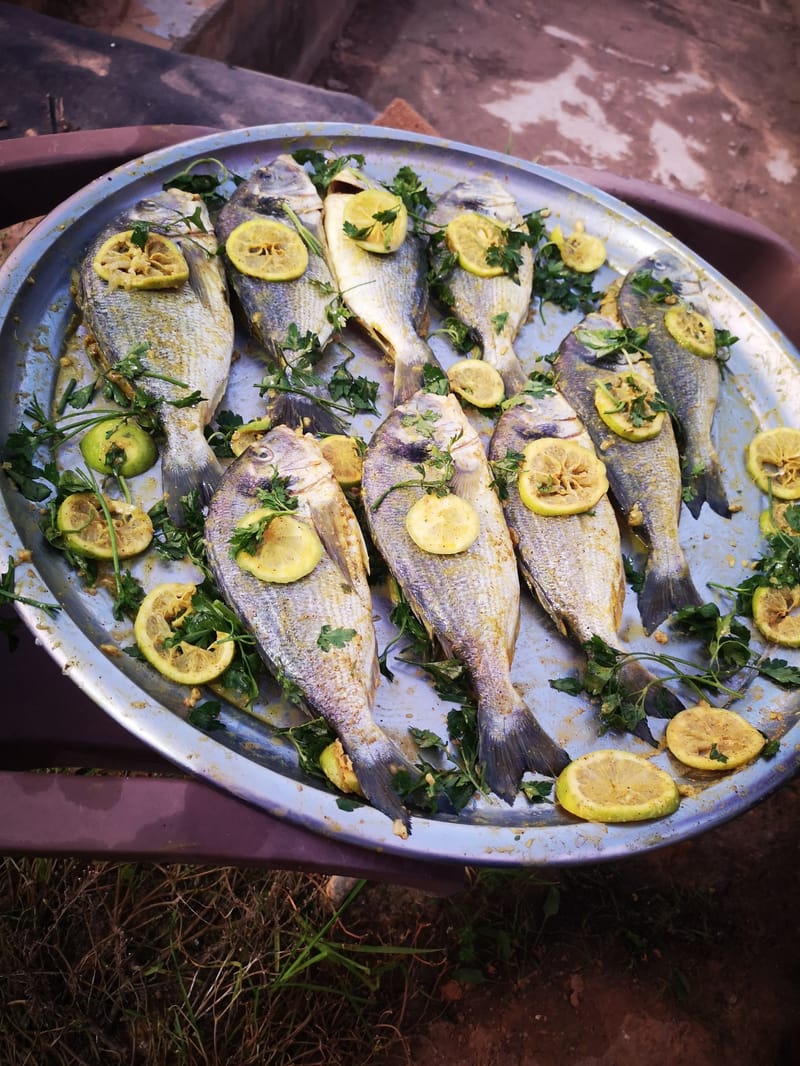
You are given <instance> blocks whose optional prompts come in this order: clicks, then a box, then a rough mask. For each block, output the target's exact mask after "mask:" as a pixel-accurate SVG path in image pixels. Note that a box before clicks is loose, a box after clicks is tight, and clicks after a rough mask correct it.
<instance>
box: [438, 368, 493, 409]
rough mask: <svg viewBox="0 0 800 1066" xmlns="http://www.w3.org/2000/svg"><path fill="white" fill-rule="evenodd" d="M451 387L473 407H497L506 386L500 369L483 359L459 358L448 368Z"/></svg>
mask: <svg viewBox="0 0 800 1066" xmlns="http://www.w3.org/2000/svg"><path fill="white" fill-rule="evenodd" d="M447 380H448V381H449V382H450V388H451V389H452V390H453V392H457V393H458V395H459V396H463V397H464V399H465V400H466V401H467V402H468V403H471V404H472V406H473V407H481V408H486V407H497V405H498V404H499V403H502V401H503V400H504V399H505V395H506V388H505V385H504V384H503V379H502V378H501V377H500V374H499V373H498V371H497V370H496V369H495V368H494V367H493V366H492V365H491V364H490V363H485V362H484V361H483V360H482V359H459V360H458V361H457V362H455V363H453V365H452V366H450V367H448V368H447Z"/></svg>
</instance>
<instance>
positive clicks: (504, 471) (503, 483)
mask: <svg viewBox="0 0 800 1066" xmlns="http://www.w3.org/2000/svg"><path fill="white" fill-rule="evenodd" d="M524 462H525V456H524V455H523V454H522V452H515V451H513V450H512V449H510V448H509V450H508V451H507V452H506V454H505V455H504V456H503V458H502V459H492V460H491V461H490V463H489V465H490V467H491V468H492V474H493V475H494V480H493V481H492V487H493V488H494V489H495V491H496V492H497V495H498V496H499V498H500V499H501V500H507V499H508V485H509V482H510V481H514V480H516V478H518V477H519V471H520V468H521V467H522V464H523V463H524Z"/></svg>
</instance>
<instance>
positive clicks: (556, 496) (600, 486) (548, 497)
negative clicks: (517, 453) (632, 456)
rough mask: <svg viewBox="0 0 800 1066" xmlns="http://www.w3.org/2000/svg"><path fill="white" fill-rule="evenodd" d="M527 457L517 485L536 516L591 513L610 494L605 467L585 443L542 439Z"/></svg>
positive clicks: (557, 438)
mask: <svg viewBox="0 0 800 1066" xmlns="http://www.w3.org/2000/svg"><path fill="white" fill-rule="evenodd" d="M523 454H524V456H525V461H524V462H523V464H522V467H521V469H520V474H519V480H518V482H517V486H518V488H519V494H520V498H521V500H522V502H523V503H524V504H525V506H526V507H527V508H528V509H529V510H531V511H534V512H535V513H536V514H541V515H566V514H580V513H581V512H582V511H590V510H591V509H592V507H594V505H595V504H596V503H597V502H598V500H600V498H601V497H602V496H603V495H605V493H606V492H608V479H607V477H606V468H605V464H604V463H603V462H601V460H600V459H598V458H597V456H596V455H595V454H594V452H593V451H590V450H589V449H588V448H584V447H583V445H582V444H578V443H576V442H575V441H572V440H563V439H562V438H561V437H540V438H539V439H538V440H534V441H531V443H530V444H529V445H528V446H527V447H526V449H525V451H524V453H523Z"/></svg>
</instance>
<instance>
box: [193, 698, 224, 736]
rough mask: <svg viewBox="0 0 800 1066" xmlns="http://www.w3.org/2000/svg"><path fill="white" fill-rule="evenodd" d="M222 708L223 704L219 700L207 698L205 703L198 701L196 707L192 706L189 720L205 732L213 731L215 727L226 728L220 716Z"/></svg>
mask: <svg viewBox="0 0 800 1066" xmlns="http://www.w3.org/2000/svg"><path fill="white" fill-rule="evenodd" d="M221 710H222V706H221V704H220V703H219V701H218V700H206V701H205V703H198V705H197V706H196V707H192V709H191V710H190V711H189V714H188V715H187V721H188V722H189V724H190V725H193V726H196V727H197V728H198V729H202V730H203V732H205V733H211V732H213V731H214V730H215V729H224V728H225V726H224V725H223V724H222V722H221V721H220V718H219V714H220V711H221Z"/></svg>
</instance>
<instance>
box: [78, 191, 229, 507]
mask: <svg viewBox="0 0 800 1066" xmlns="http://www.w3.org/2000/svg"><path fill="white" fill-rule="evenodd" d="M196 211H199V219H200V224H201V226H202V228H198V227H197V226H196V225H195V224H194V223H193V222H190V221H188V219H189V216H192V215H194V213H195V212H196ZM136 223H146V225H147V227H148V229H149V230H151V231H152V232H155V233H161V234H164V235H165V236H168V237H169V239H170V240H171V241H173V242H174V243H175V244H176V245H178V247H179V249H180V251H181V252H182V254H183V256H184V258H185V259H186V262H187V265H188V268H189V278H188V280H187V281H184V282H183V283H181V284H180V285H177V286H175V287H173V288H165V289H125V288H121V287H116V288H114V287H112V286H111V285H109V284H108V283H107V282H106V281H104V280H103V279H102V278H101V277H100V276H99V274H98V273H97V271H96V270H95V269H94V267H93V260H94V257H95V254H96V252H97V250H98V248H99V247H100V246H101V245H102V243H103V242H104V241H105V240H106V239H107V238H109V237H110V236H112V235H113V234H115V233H119V232H121V231H125V230H128V229H131V228H133V226H134V225H135V224H136ZM216 251H217V238H216V236H215V233H214V230H213V228H212V225H211V221H210V218H209V216H208V212H207V211H206V208H205V205H204V204H203V203H202V201H200V200H199V199H198V198H197V197H195V196H192V195H191V194H189V193H185V192H181V191H179V190H168V191H166V192H162V193H159V194H157V195H155V196H153V197H152V198H150V199H148V200H142V201H140V202H139V203H137V204H135V205H134V206H133V207H131V208H130V209H129V210H127V211H125V212H123V213H122V214H121V215H119V216H118V217H117V218H115V219H114V220H113V221H112V222H111V223H110V224H109V225H108V226H106V227H105V228H104V229H103V231H102V232H101V233H100V234H98V236H97V237H96V238H95V240H94V242H93V243H92V246H91V247H90V248H89V250H88V253H87V255H86V257H85V258H84V260H83V263H82V264H81V268H80V274H79V281H78V291H77V299H78V303H79V305H80V307H81V311H82V314H83V318H84V321H85V324H86V326H87V328H88V330H89V332H90V347H91V349H92V350H93V354H94V356H95V357H96V358H97V359H98V360H99V361H100V362H101V363H102V364H103V365H104V366H106V367H108V368H112V369H113V367H114V366H115V365H116V364H117V363H118V362H119V361H120V360H122V359H124V358H125V357H126V356H128V355H129V354H130V353H131V351H132V350H133V349H137V350H141V351H142V355H141V362H142V364H143V365H144V367H145V369H146V371H148V372H149V376H147V377H144V378H142V379H140V382H139V383H140V385H141V387H142V388H143V389H144V390H145V391H146V392H147V393H148V394H150V395H151V396H152V397H154V398H155V399H156V400H157V401H158V414H159V418H160V421H161V424H162V427H163V430H164V435H165V438H166V442H165V445H164V448H163V450H162V456H161V468H162V478H163V487H164V494H165V497H166V504H167V509H168V512H169V514H170V517H171V518H172V519H173V521H176V522H178V523H180V522H182V521H183V506H182V504H181V500H182V498H183V497H184V496H186V495H188V494H189V493H190V492H191V491H192V490H193V489H199V490H200V492H201V495H202V498H203V499H204V501H206V502H207V501H208V499H209V498H210V496H211V494H212V492H213V490H214V487H215V486H216V483H217V481H218V480H219V478H220V476H221V474H222V468H221V467H220V465H219V462H218V461H217V459H216V457H215V456H214V453H213V452H212V450H211V448H210V447H209V445H208V443H207V442H206V440H205V437H204V435H203V429H204V427H205V426H206V425H207V424H208V422H209V421H210V420H211V418H212V417H213V414H214V411H215V410H216V408H217V405H218V404H219V402H220V400H221V398H222V396H223V394H224V391H225V388H226V386H227V382H228V375H229V372H230V363H231V356H232V352H233V339H234V326H233V316H232V314H231V311H230V307H229V304H228V294H227V287H226V283H225V275H224V272H223V270H222V267H221V265H220V261H219V258H218V256H217V255H216ZM164 378H169V379H171V380H163V379H164ZM194 391H199V393H200V394H201V396H202V399H201V401H200V402H199V403H197V404H195V405H193V406H188V407H183V408H180V407H175V406H173V403H174V401H179V400H183V399H185V398H186V397H187V396H188V395H189V394H190V393H192V392H194Z"/></svg>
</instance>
